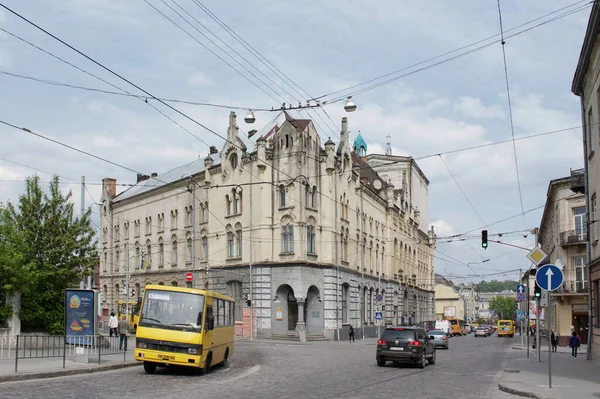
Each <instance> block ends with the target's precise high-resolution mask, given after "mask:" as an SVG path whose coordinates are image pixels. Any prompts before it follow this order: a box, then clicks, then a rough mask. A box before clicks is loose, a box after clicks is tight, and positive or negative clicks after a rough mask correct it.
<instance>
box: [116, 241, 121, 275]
mask: <svg viewBox="0 0 600 399" xmlns="http://www.w3.org/2000/svg"><path fill="white" fill-rule="evenodd" d="M120 262H121V251H120V250H119V246H118V245H117V246H116V247H115V271H116V272H118V271H119V263H120Z"/></svg>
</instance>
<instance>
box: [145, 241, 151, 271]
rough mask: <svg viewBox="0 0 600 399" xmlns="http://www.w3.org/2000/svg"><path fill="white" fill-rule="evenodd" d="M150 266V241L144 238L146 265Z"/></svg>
mask: <svg viewBox="0 0 600 399" xmlns="http://www.w3.org/2000/svg"><path fill="white" fill-rule="evenodd" d="M150 266H152V243H151V242H150V240H146V267H148V268H149V267H150Z"/></svg>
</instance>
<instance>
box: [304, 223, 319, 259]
mask: <svg viewBox="0 0 600 399" xmlns="http://www.w3.org/2000/svg"><path fill="white" fill-rule="evenodd" d="M306 252H308V253H309V254H314V253H316V252H317V248H316V247H315V226H306Z"/></svg>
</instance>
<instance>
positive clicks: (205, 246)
mask: <svg viewBox="0 0 600 399" xmlns="http://www.w3.org/2000/svg"><path fill="white" fill-rule="evenodd" d="M200 237H202V260H207V259H208V236H207V235H206V230H202V231H201V232H200Z"/></svg>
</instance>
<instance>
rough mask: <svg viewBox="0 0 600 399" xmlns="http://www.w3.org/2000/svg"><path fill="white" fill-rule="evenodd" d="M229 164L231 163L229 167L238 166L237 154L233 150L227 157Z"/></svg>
mask: <svg viewBox="0 0 600 399" xmlns="http://www.w3.org/2000/svg"><path fill="white" fill-rule="evenodd" d="M229 164H230V165H231V169H235V168H237V166H238V156H237V154H236V153H235V152H234V153H233V154H231V156H230V157H229Z"/></svg>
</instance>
